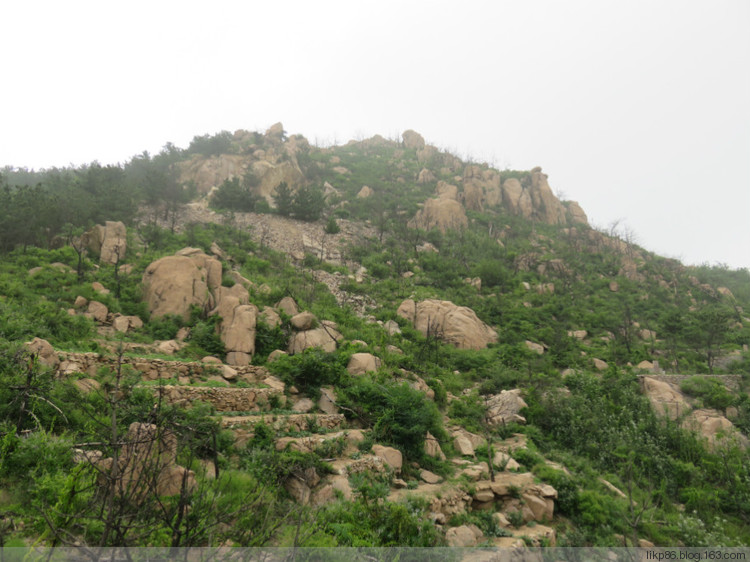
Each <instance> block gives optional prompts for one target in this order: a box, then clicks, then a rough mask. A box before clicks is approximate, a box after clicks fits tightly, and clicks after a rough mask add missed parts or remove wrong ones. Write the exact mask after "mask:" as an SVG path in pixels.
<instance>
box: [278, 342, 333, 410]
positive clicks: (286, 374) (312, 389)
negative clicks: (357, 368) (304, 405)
mask: <svg viewBox="0 0 750 562" xmlns="http://www.w3.org/2000/svg"><path fill="white" fill-rule="evenodd" d="M343 361H344V359H343V357H342V356H340V355H339V354H336V353H326V352H325V351H323V350H322V349H320V348H317V347H315V348H309V349H306V350H304V351H303V352H302V353H298V354H296V355H287V356H283V357H280V358H279V359H277V360H276V361H274V362H273V363H271V365H270V366H269V369H270V370H271V372H272V373H274V374H275V375H277V376H278V377H280V378H281V380H283V381H284V382H285V383H286V384H287V385H289V386H292V385H294V386H296V387H297V388H298V389H299V390H300V391H301V392H303V393H305V394H307V395H309V396H313V397H316V398H317V397H318V395H319V394H320V387H321V386H325V385H337V384H338V383H339V380H340V379H341V377H342V376H343V375H344V373H345V372H346V369H345V367H344V363H343Z"/></svg>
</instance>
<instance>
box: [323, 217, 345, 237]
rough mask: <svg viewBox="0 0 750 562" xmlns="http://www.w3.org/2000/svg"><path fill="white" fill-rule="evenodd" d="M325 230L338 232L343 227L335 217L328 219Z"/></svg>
mask: <svg viewBox="0 0 750 562" xmlns="http://www.w3.org/2000/svg"><path fill="white" fill-rule="evenodd" d="M325 232H326V234H338V233H339V232H341V227H340V226H339V223H337V222H336V219H335V218H334V217H331V218H329V219H328V222H327V223H326V227H325Z"/></svg>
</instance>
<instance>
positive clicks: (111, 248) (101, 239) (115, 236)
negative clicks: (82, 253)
mask: <svg viewBox="0 0 750 562" xmlns="http://www.w3.org/2000/svg"><path fill="white" fill-rule="evenodd" d="M84 243H85V244H86V246H87V247H88V249H89V251H90V252H91V253H93V254H95V255H98V256H99V260H100V261H103V262H105V263H112V264H114V263H117V262H118V261H122V259H123V258H124V257H125V250H126V249H127V230H126V228H125V225H124V224H123V223H121V222H120V221H117V222H113V221H107V222H106V223H104V226H102V225H99V224H97V225H96V226H94V228H92V229H91V230H89V231H88V232H87V233H86V234H84Z"/></svg>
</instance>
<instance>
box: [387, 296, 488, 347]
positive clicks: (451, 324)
mask: <svg viewBox="0 0 750 562" xmlns="http://www.w3.org/2000/svg"><path fill="white" fill-rule="evenodd" d="M396 314H398V315H399V316H401V317H402V318H405V319H406V320H408V321H409V322H411V323H412V324H413V325H414V327H415V328H416V329H417V330H419V331H420V332H422V334H423V335H425V336H434V337H436V338H438V339H440V340H441V341H444V342H445V343H449V344H451V345H454V346H455V347H457V348H459V349H483V348H485V347H487V344H489V343H494V342H496V341H497V332H495V330H493V329H492V328H490V327H489V326H488V325H487V324H485V323H484V322H482V321H481V320H480V319H479V318H477V315H476V313H475V312H474V311H473V310H472V309H470V308H468V307H465V306H457V305H455V304H453V303H452V302H450V301H441V300H436V299H427V300H424V301H421V302H419V303H416V302H414V301H413V300H411V299H406V300H405V301H404V302H402V303H401V305H400V306H399V307H398V310H397V311H396Z"/></svg>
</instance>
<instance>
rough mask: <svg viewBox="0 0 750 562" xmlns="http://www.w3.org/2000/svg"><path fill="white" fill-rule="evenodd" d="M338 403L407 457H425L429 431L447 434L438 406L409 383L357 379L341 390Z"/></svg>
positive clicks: (373, 433) (379, 437) (366, 378)
mask: <svg viewBox="0 0 750 562" xmlns="http://www.w3.org/2000/svg"><path fill="white" fill-rule="evenodd" d="M339 401H340V402H341V404H342V405H343V406H344V407H345V408H346V410H345V411H346V412H348V414H349V415H350V416H356V417H357V418H358V419H359V420H360V421H361V422H364V423H365V424H366V425H368V426H371V427H372V435H373V438H374V439H375V440H376V441H377V442H380V443H387V444H391V445H394V446H396V447H398V448H399V449H401V451H402V452H403V453H404V454H405V455H406V457H407V458H411V459H419V458H421V457H423V456H424V439H425V435H426V434H427V432H428V431H429V432H430V433H432V434H433V435H435V436H436V437H440V436H442V435H443V434H444V431H443V429H442V425H441V418H440V413H439V411H438V409H437V407H436V406H435V404H434V403H433V402H431V401H429V400H427V398H425V396H424V394H423V393H421V392H419V391H417V390H414V389H413V388H411V387H410V386H409V385H408V384H406V383H403V384H401V385H398V386H397V385H395V384H393V383H392V382H378V381H375V380H373V379H372V378H370V377H367V376H363V377H358V378H356V379H354V381H352V384H351V385H350V386H348V387H346V388H344V389H342V392H341V395H340V396H339Z"/></svg>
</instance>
